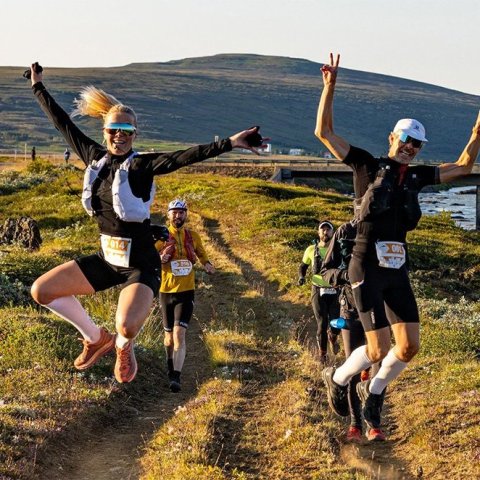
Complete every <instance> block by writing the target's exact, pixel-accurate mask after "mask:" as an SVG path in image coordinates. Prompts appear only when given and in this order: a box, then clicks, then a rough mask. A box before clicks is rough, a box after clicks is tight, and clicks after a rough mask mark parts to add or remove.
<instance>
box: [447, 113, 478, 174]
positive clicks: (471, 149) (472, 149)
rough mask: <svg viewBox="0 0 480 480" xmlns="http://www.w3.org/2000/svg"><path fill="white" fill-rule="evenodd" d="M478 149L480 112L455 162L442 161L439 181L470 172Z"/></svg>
mask: <svg viewBox="0 0 480 480" xmlns="http://www.w3.org/2000/svg"><path fill="white" fill-rule="evenodd" d="M479 151H480V112H478V117H477V120H476V122H475V125H474V126H473V129H472V134H471V135H470V140H469V141H468V143H467V145H466V146H465V148H464V149H463V152H462V153H461V154H460V156H459V157H458V160H457V161H456V162H455V163H443V164H442V165H440V166H439V167H438V168H439V170H440V183H448V182H451V181H453V180H455V179H457V178H460V177H463V176H464V175H468V174H470V173H471V172H472V168H473V164H474V163H475V160H476V159H477V156H478V152H479Z"/></svg>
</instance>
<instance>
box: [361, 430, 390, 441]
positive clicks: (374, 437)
mask: <svg viewBox="0 0 480 480" xmlns="http://www.w3.org/2000/svg"><path fill="white" fill-rule="evenodd" d="M365 435H366V437H367V439H368V440H369V441H370V442H384V441H385V438H386V437H385V434H384V433H383V432H382V430H381V429H380V428H369V429H367V432H366V434H365Z"/></svg>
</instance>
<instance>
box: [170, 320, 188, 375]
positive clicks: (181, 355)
mask: <svg viewBox="0 0 480 480" xmlns="http://www.w3.org/2000/svg"><path fill="white" fill-rule="evenodd" d="M185 334H186V329H185V328H184V327H180V326H177V325H175V326H174V327H173V369H174V370H175V371H177V372H181V371H182V368H183V363H184V361H185V355H186V353H187V345H186V343H185Z"/></svg>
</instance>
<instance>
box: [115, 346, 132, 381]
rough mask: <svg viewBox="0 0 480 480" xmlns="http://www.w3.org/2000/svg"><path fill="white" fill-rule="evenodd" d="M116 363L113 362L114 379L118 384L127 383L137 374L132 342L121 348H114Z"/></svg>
mask: <svg viewBox="0 0 480 480" xmlns="http://www.w3.org/2000/svg"><path fill="white" fill-rule="evenodd" d="M115 350H116V351H117V361H116V362H115V369H114V372H115V378H116V379H117V382H119V383H129V382H131V381H132V380H133V379H134V378H135V375H136V374H137V360H136V359H135V353H134V351H133V342H128V343H127V344H126V345H125V346H124V347H123V348H118V347H115Z"/></svg>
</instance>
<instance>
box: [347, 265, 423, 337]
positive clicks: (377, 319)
mask: <svg viewBox="0 0 480 480" xmlns="http://www.w3.org/2000/svg"><path fill="white" fill-rule="evenodd" d="M372 263H373V262H372ZM372 263H367V265H366V267H365V280H364V282H363V283H362V284H361V285H360V286H359V287H356V288H353V289H352V291H353V296H354V298H355V304H356V306H357V309H358V314H359V317H360V320H361V322H362V325H363V328H364V330H365V331H366V332H370V331H372V330H379V329H380V328H384V327H388V326H389V325H393V324H395V323H418V322H419V315H418V307H417V302H416V300H415V296H414V295H413V290H412V287H411V285H410V280H409V278H408V272H407V269H406V267H405V266H403V267H401V268H399V269H394V268H383V267H380V266H378V265H372Z"/></svg>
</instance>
